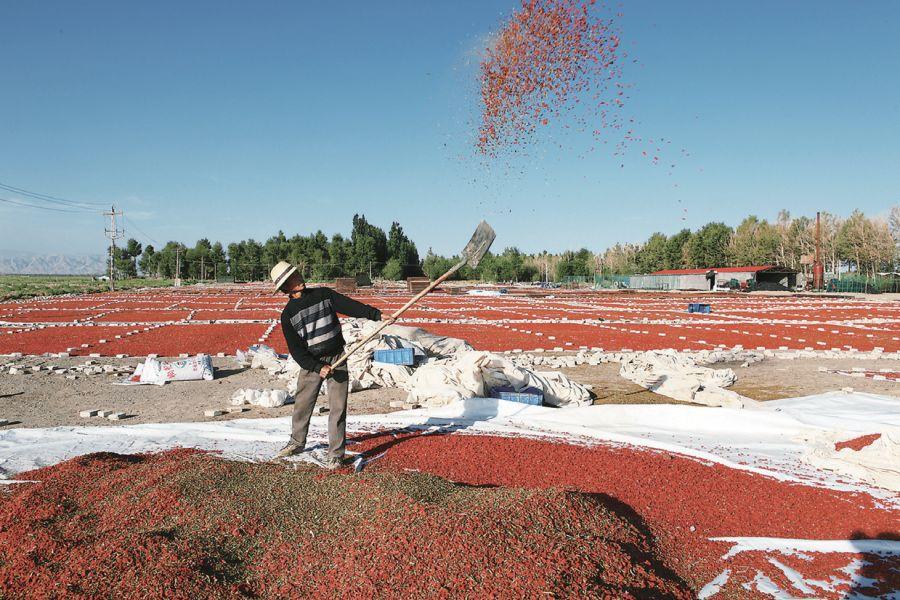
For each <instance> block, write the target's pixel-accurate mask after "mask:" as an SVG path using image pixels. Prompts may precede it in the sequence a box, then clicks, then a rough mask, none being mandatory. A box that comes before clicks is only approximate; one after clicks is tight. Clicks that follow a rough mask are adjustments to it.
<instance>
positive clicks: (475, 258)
mask: <svg viewBox="0 0 900 600" xmlns="http://www.w3.org/2000/svg"><path fill="white" fill-rule="evenodd" d="M495 237H497V234H496V233H494V229H493V228H492V227H491V226H490V225H488V224H487V223H486V222H485V221H482V222H481V223H479V224H478V227H477V228H476V229H475V233H473V234H472V239H471V240H469V243H468V244H466V247H465V248H463V250H462V252H460V253H459V254H460V256H461V258H460V261H459V262H458V263H456V264H455V265H453V266H452V267H450V270H449V271H447V272H446V273H444V274H443V275H441V276H440V277H438V278H437V279H435V280H434V281H432V282H431V284H430V285H429V286H428V287H427V288H425V289H424V290H422V291H421V292H419V293H418V294H416V295H415V296H413V297H412V298H411V299H410V301H409V302H407V303H406V304H404V305H403V306H401V307H400V309H399V310H397V312H395V313H394V314H392V315H391V316H390V318H389V319H388V320H386V321H382V322H381V325H380V326H378V328H376V329H375V330H374V331H373V332H372V333H370V334H369V335H367V336H366V337H365V338H364V339H362V340H361V341H359V342H357V343H356V344H355V345H354V346H353V347H352V348H350V349H349V350H347V351H346V352H345V353H344V355H343V356H341V357H340V358H339V359H337V360H336V361H335V362H334V363H332V365H331V368H332V369H336V368H337V367H339V366H341V365H342V364H344V363H345V362H347V359H348V358H350V355H352V354H353V353H354V352H356V351H357V350H359V349H360V348H362V347H363V346H365V345H366V344H367V343H368V342H369V341H370V340H372V339H373V338H375V337H376V336H378V335H379V334H380V333H381V332H382V331H383V330H384V328H385V327H387V326H388V325H391V324H392V323H394V321H396V320H397V319H398V318H399V317H400V315H402V314H403V313H405V312H406V311H407V310H409V308H410V307H411V306H412V305H413V304H415V303H416V302H418V301H419V300H421V299H422V298H424V297H425V296H427V295H428V294H429V293H430V292H432V291H433V290H434V288H436V287H437V286H439V285H440V284H442V283H444V281H446V280H447V278H448V277H450V276H451V275H453V274H454V273H456V272H457V271H459V270H460V269H461V268H463V266H464V265H469V266H470V267H473V268H474V267H477V266H478V263H479V262H481V259H482V258H483V257H484V255H485V254H486V253H487V251H488V248H490V247H491V244H492V243H493V242H494V238H495Z"/></svg>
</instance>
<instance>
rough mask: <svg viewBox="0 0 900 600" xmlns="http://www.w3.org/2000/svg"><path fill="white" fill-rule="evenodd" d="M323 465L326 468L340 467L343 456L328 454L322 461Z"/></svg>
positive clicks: (342, 464)
mask: <svg viewBox="0 0 900 600" xmlns="http://www.w3.org/2000/svg"><path fill="white" fill-rule="evenodd" d="M323 466H324V467H325V468H326V469H332V470H333V469H340V468H341V467H343V466H344V457H343V456H340V457H338V456H328V457H326V458H325V460H324V461H323Z"/></svg>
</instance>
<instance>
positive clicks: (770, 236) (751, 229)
mask: <svg viewBox="0 0 900 600" xmlns="http://www.w3.org/2000/svg"><path fill="white" fill-rule="evenodd" d="M780 237H781V236H780V235H779V232H778V231H777V230H776V228H775V227H773V226H772V225H770V224H769V222H768V221H766V220H765V219H763V220H759V219H758V218H757V217H756V216H755V215H750V216H749V217H747V218H746V219H744V220H743V221H741V224H740V225H738V226H737V228H736V229H735V230H734V233H733V234H732V236H731V240H730V242H729V244H728V264H730V265H731V266H735V267H745V266H749V265H768V264H773V263H775V262H777V256H776V255H777V254H778V247H779V240H780ZM713 266H715V265H713Z"/></svg>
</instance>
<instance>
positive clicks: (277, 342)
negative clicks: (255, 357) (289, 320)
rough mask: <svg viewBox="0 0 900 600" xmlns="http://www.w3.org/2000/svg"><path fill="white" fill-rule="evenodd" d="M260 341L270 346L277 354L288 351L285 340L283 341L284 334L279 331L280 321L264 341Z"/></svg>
mask: <svg viewBox="0 0 900 600" xmlns="http://www.w3.org/2000/svg"><path fill="white" fill-rule="evenodd" d="M262 343H263V344H266V345H267V346H271V347H272V349H273V350H275V352H278V353H279V354H287V353H288V347H287V342H286V341H284V334H283V333H282V332H281V323H279V324H278V325H276V326H275V329H273V330H272V333H270V334H269V337H268V338H267V339H266V341H265V342H262Z"/></svg>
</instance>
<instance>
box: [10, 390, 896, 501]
mask: <svg viewBox="0 0 900 600" xmlns="http://www.w3.org/2000/svg"><path fill="white" fill-rule="evenodd" d="M763 406H764V408H763V409H753V410H746V409H732V408H707V407H701V406H686V405H660V404H653V405H627V404H609V405H601V406H580V407H569V408H561V409H556V408H550V407H546V406H529V405H525V404H518V403H515V402H504V401H500V400H494V399H490V398H471V399H468V400H464V401H461V402H455V403H453V404H450V405H447V406H444V407H440V408H432V409H418V410H412V411H403V412H397V413H391V414H387V415H351V416H349V417H348V421H347V423H348V429H349V430H351V431H369V430H372V429H384V428H392V427H424V428H431V427H443V426H447V425H451V424H452V425H457V426H459V427H460V428H462V431H463V432H465V431H469V432H472V433H488V434H496V435H531V436H538V437H551V438H555V439H563V440H569V441H572V442H575V443H583V442H596V441H607V442H613V443H622V444H630V445H635V446H643V447H648V448H654V449H658V450H663V451H667V452H673V453H677V454H681V455H684V456H690V457H695V458H698V459H701V460H706V461H711V462H716V463H719V464H722V465H725V466H728V467H731V468H735V469H742V470H747V471H752V472H756V473H760V474H763V475H766V476H769V477H774V478H777V479H780V480H785V481H796V482H802V483H806V484H809V485H818V486H825V487H829V488H832V489H838V490H853V491H862V492H866V493H869V494H871V495H873V496H875V497H878V498H881V499H884V500H885V501H888V502H893V503H897V504H900V499H898V498H897V494H896V493H895V492H891V491H889V489H888V488H886V487H884V486H883V485H882V482H880V481H877V478H876V480H870V479H867V478H856V477H854V476H853V475H852V474H844V473H841V472H839V471H836V470H829V469H822V468H820V467H817V466H815V465H812V464H811V463H809V462H808V461H807V460H806V458H805V456H806V454H807V453H808V452H809V451H810V449H811V448H812V447H813V446H811V445H810V441H809V440H810V439H811V438H812V437H813V436H816V435H820V434H825V433H836V434H846V437H845V438H844V439H852V438H855V437H859V436H861V435H865V434H870V433H881V432H884V431H894V430H896V429H897V428H900V399H897V398H892V397H889V396H876V395H873V394H863V393H844V392H830V393H827V394H819V395H815V396H807V397H804V398H792V399H787V400H775V401H771V402H766V403H764V404H763ZM325 424H326V420H325V417H313V420H312V429H311V434H310V435H311V436H312V438H311V439H316V438H318V439H320V440H321V439H324V436H325ZM289 431H290V418H288V417H285V418H281V419H239V420H233V421H225V422H209V423H165V424H146V425H126V426H108V427H54V428H46V429H24V428H18V429H8V430H5V431H0V473H3V474H5V475H6V476H11V475H14V474H16V473H18V472H20V471H24V470H28V469H33V468H35V467H39V466H45V465H49V464H54V463H56V462H59V461H62V460H67V459H69V458H72V457H73V456H78V455H81V454H86V453H89V452H98V451H109V452H126V453H127V452H147V451H156V450H162V449H166V448H173V447H176V446H188V447H198V448H206V449H211V450H221V451H223V452H224V454H225V455H226V456H235V457H243V458H246V457H251V458H265V457H268V456H271V455H272V454H274V453H275V452H276V451H277V450H278V448H279V447H280V444H283V443H284V440H285V439H287V437H288V435H289ZM893 464H894V465H895V469H894V471H895V472H896V470H897V469H900V460H896V461H894V462H893Z"/></svg>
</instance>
